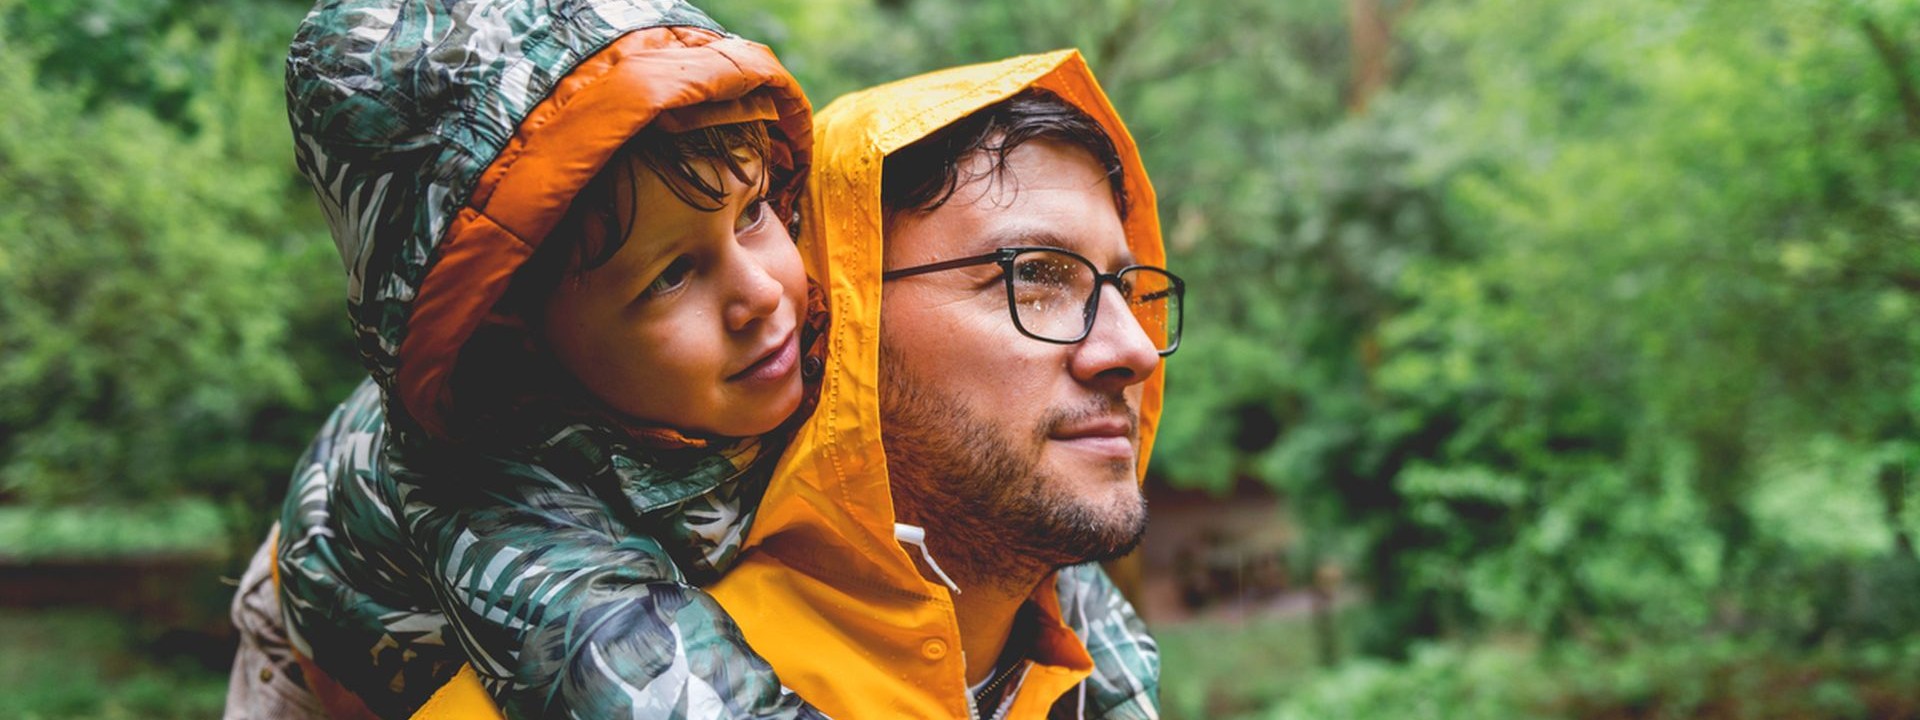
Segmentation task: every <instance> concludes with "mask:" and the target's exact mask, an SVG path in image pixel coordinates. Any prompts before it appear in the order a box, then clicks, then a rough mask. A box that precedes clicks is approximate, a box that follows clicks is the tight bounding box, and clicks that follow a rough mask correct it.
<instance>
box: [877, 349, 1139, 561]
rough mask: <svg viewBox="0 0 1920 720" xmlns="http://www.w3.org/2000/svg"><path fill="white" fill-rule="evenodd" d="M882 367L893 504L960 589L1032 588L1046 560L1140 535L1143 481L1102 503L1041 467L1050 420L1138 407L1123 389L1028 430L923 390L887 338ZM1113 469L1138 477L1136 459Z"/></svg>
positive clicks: (1123, 546)
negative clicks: (1117, 499) (1113, 501)
mask: <svg viewBox="0 0 1920 720" xmlns="http://www.w3.org/2000/svg"><path fill="white" fill-rule="evenodd" d="M880 377H881V378H882V380H881V383H880V427H881V438H882V441H883V444H884V446H885V448H886V453H887V469H888V474H889V476H890V477H891V482H892V486H893V502H894V513H895V515H897V516H898V518H899V520H900V521H901V522H904V523H910V524H916V525H920V526H922V527H924V528H926V530H927V545H928V547H929V549H930V551H931V552H932V553H933V555H934V557H935V558H936V559H937V560H938V561H939V563H940V565H941V568H942V569H944V570H946V571H947V572H948V573H949V574H951V575H952V576H953V577H954V578H955V581H956V582H957V583H958V584H960V585H961V586H962V587H963V588H964V587H968V586H975V585H991V586H995V587H998V588H1000V589H1002V590H1004V591H1007V592H1011V593H1019V594H1025V593H1026V592H1028V591H1030V590H1031V589H1032V585H1031V583H1033V582H1034V581H1036V580H1038V579H1039V575H1041V574H1043V573H1045V572H1046V571H1048V570H1052V569H1055V568H1059V567H1064V566H1067V565H1073V564H1076V563H1082V562H1087V561H1092V560H1101V561H1104V560H1111V559H1114V558H1117V557H1120V556H1122V555H1125V554H1127V553H1128V552H1130V551H1132V550H1133V548H1134V547H1135V546H1136V545H1138V544H1139V543H1140V537H1141V535H1142V534H1143V533H1144V532H1145V531H1146V525H1147V507H1146V499H1145V498H1144V497H1142V496H1141V495H1140V494H1139V493H1138V492H1137V491H1136V492H1134V493H1132V494H1130V495H1129V497H1130V498H1131V500H1130V501H1126V502H1122V503H1119V504H1118V505H1116V506H1112V507H1104V506H1095V505H1092V504H1090V503H1087V502H1084V501H1083V500H1081V499H1080V498H1077V497H1075V496H1074V495H1073V494H1072V491H1071V489H1070V487H1071V486H1070V484H1069V483H1067V482H1066V481H1065V479H1064V478H1059V477H1055V476H1053V475H1052V474H1049V473H1047V472H1045V471H1043V470H1041V469H1040V468H1039V462H1040V458H1039V452H1040V449H1041V448H1042V447H1044V446H1045V441H1046V435H1047V431H1048V429H1049V428H1052V427H1056V426H1059V425H1061V424H1064V423H1066V422H1070V421H1073V420H1076V419H1079V418H1081V417H1084V416H1087V415H1095V416H1111V415H1115V414H1125V415H1126V416H1127V417H1129V418H1131V417H1133V414H1132V412H1131V411H1129V410H1128V409H1127V406H1126V399H1125V398H1124V396H1121V395H1119V394H1118V393H1115V394H1114V395H1112V396H1109V397H1104V398H1101V399H1099V400H1096V401H1095V402H1093V403H1090V404H1089V406H1087V407H1082V408H1076V409H1072V410H1057V411H1055V412H1051V413H1049V414H1048V415H1047V416H1046V417H1044V418H1043V420H1042V422H1040V423H1039V424H1038V425H1037V427H1034V428H1032V429H1031V430H1029V433H1030V434H1029V435H1027V436H1026V437H1024V438H1023V437H1022V433H1021V432H1020V429H1019V428H1007V427H995V426H994V425H993V424H992V423H990V422H988V421H986V420H984V419H982V418H980V417H979V416H978V415H977V414H975V413H974V412H972V410H971V409H969V408H968V407H967V406H966V405H965V404H964V403H962V402H960V401H959V400H958V399H957V398H954V397H951V396H946V395H942V394H939V393H936V392H934V391H931V390H929V389H927V388H926V387H925V386H923V385H921V384H920V383H918V382H917V381H916V379H915V378H913V377H912V376H911V375H910V374H909V373H907V372H906V371H905V368H904V367H903V366H902V364H901V362H900V361H899V359H898V358H897V357H896V356H895V355H894V354H893V353H891V352H889V351H888V349H887V348H886V347H884V346H883V347H882V348H881V353H880ZM1023 440H1024V441H1023ZM1107 470H1109V471H1111V472H1113V473H1115V474H1123V475H1125V476H1126V480H1125V481H1128V482H1130V481H1132V476H1133V463H1132V462H1130V461H1126V460H1116V461H1114V462H1113V463H1111V464H1110V465H1109V466H1108V467H1107Z"/></svg>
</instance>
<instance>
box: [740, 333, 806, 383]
mask: <svg viewBox="0 0 1920 720" xmlns="http://www.w3.org/2000/svg"><path fill="white" fill-rule="evenodd" d="M799 365H800V332H799V329H798V328H795V329H793V330H788V331H787V334H786V336H785V337H783V338H781V339H780V340H779V341H778V342H776V343H774V344H773V345H771V346H768V347H767V349H765V350H763V351H761V353H760V354H759V355H758V356H757V357H756V358H755V359H754V361H753V364H751V365H748V366H747V367H746V368H745V369H743V370H741V371H740V372H737V373H734V374H732V375H729V376H727V380H728V381H729V382H737V381H743V380H744V381H747V382H767V381H772V380H781V379H784V378H786V376H787V375H788V374H790V373H792V372H793V370H794V368H796V367H799Z"/></svg>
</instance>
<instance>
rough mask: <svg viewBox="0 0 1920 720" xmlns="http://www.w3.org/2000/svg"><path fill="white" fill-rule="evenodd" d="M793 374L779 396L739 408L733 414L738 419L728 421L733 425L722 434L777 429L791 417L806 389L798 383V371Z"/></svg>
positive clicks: (798, 407)
mask: <svg viewBox="0 0 1920 720" xmlns="http://www.w3.org/2000/svg"><path fill="white" fill-rule="evenodd" d="M795 375H796V377H795V378H794V381H793V382H792V383H790V384H789V385H790V386H789V387H785V388H782V391H781V392H780V393H779V397H777V398H775V399H773V400H770V401H768V402H767V403H765V404H762V405H757V406H753V407H744V408H741V412H739V413H738V414H736V415H735V417H736V418H738V420H737V421H736V422H734V423H730V424H731V425H733V427H731V428H728V429H729V430H731V431H732V432H727V433H723V434H725V435H731V436H735V437H752V436H754V435H765V434H767V433H770V432H773V431H774V430H777V429H779V428H780V425H781V424H782V423H785V422H786V421H787V418H789V417H792V416H793V413H794V412H795V411H797V410H799V409H800V398H801V396H802V394H803V393H804V392H805V391H806V388H805V387H803V386H802V385H801V384H800V381H799V378H798V377H797V376H798V373H795Z"/></svg>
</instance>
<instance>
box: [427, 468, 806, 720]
mask: <svg viewBox="0 0 1920 720" xmlns="http://www.w3.org/2000/svg"><path fill="white" fill-rule="evenodd" d="M409 490H410V492H409ZM402 495H403V496H405V497H407V502H406V503H405V505H404V509H403V514H404V515H405V525H406V527H407V532H408V535H409V536H410V538H411V544H412V545H413V546H414V548H415V549H416V552H419V553H420V554H421V560H422V561H423V565H424V566H425V567H426V568H427V570H428V574H429V575H430V578H429V581H430V583H431V585H432V586H433V589H434V593H435V595H436V596H438V598H439V601H440V605H441V607H442V609H443V610H444V611H445V613H446V617H447V619H448V621H449V623H450V625H451V626H452V627H451V629H452V631H453V632H454V634H455V635H456V636H457V638H456V639H457V641H458V643H459V644H460V647H461V648H462V649H464V650H465V652H466V654H467V656H468V659H469V660H470V662H471V663H472V665H473V667H474V670H475V671H476V672H477V673H478V674H479V675H480V677H481V678H482V681H483V684H484V685H486V687H487V689H488V691H489V693H491V694H492V695H493V697H494V698H495V700H496V701H498V702H499V703H500V705H501V709H502V710H503V711H505V713H506V714H507V716H508V717H511V718H541V717H588V718H595V717H633V716H643V717H661V718H681V717H689V716H691V717H729V718H733V717H752V718H815V717H823V716H822V715H821V714H820V713H819V712H818V711H816V710H814V709H812V708H811V707H809V706H807V705H806V703H805V702H804V701H802V700H801V699H800V698H799V697H798V696H796V695H794V694H793V693H792V692H790V691H788V690H787V689H786V688H784V687H782V686H781V684H780V681H779V679H778V678H777V677H776V676H775V675H774V673H773V669H772V668H771V667H769V666H768V665H767V663H766V661H765V660H762V659H761V658H760V657H759V656H758V655H757V654H755V653H754V652H753V650H752V649H751V648H749V647H748V646H747V644H746V641H745V640H744V639H743V638H742V637H741V635H740V631H739V628H738V627H737V626H735V625H734V623H733V621H732V620H731V619H730V618H729V617H728V616H727V614H726V611H725V610H724V609H722V608H721V607H720V605H719V604H718V603H717V602H715V601H714V600H713V599H712V598H711V597H709V596H708V595H707V594H706V593H705V592H702V591H701V590H699V589H698V588H695V587H692V586H690V585H687V584H685V580H684V577H683V576H682V574H681V572H680V570H679V568H677V567H676V566H675V565H674V564H673V562H672V560H671V559H670V558H669V556H668V554H667V553H666V551H665V550H664V549H663V548H662V547H661V545H660V543H659V542H657V541H655V540H654V539H652V538H649V537H647V536H644V535H640V534H636V533H634V532H632V531H631V530H629V529H628V528H627V527H626V526H625V525H624V524H622V523H621V522H619V521H618V520H617V519H616V518H615V516H614V515H613V513H612V512H610V511H609V509H608V508H607V506H606V505H605V504H603V503H601V502H600V501H599V499H598V498H597V497H595V496H594V495H593V494H591V493H588V492H585V491H582V490H580V489H578V488H577V487H573V486H567V485H564V484H561V483H559V482H557V481H555V482H554V483H553V484H551V485H548V484H545V483H543V482H540V481H539V480H538V479H536V478H526V479H514V480H513V481H511V482H505V483H502V484H500V485H495V486H493V487H491V488H490V489H489V490H487V491H486V492H485V493H484V495H485V497H484V499H482V500H481V501H479V502H470V503H469V502H463V503H458V504H454V503H448V504H444V505H443V504H439V503H436V502H433V501H432V500H430V499H429V498H430V497H431V496H430V495H429V494H428V492H427V491H424V490H420V489H417V488H413V489H403V491H402Z"/></svg>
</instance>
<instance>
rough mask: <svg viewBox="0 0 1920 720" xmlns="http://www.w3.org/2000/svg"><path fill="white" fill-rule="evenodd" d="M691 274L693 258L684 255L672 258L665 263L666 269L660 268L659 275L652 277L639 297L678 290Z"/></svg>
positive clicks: (654, 295)
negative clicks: (671, 260) (651, 280)
mask: <svg viewBox="0 0 1920 720" xmlns="http://www.w3.org/2000/svg"><path fill="white" fill-rule="evenodd" d="M692 275H693V260H692V259H691V258H688V257H687V256H685V255H682V256H680V257H677V258H674V259H673V262H671V263H667V269H665V270H661V271H660V276H659V277H656V278H654V279H653V282H652V283H650V284H648V285H647V289H646V290H645V291H643V292H641V293H640V297H643V298H653V297H659V296H661V295H665V294H667V293H670V292H673V291H675V290H678V289H680V286H682V285H685V284H687V278H688V277H690V276H692Z"/></svg>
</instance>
